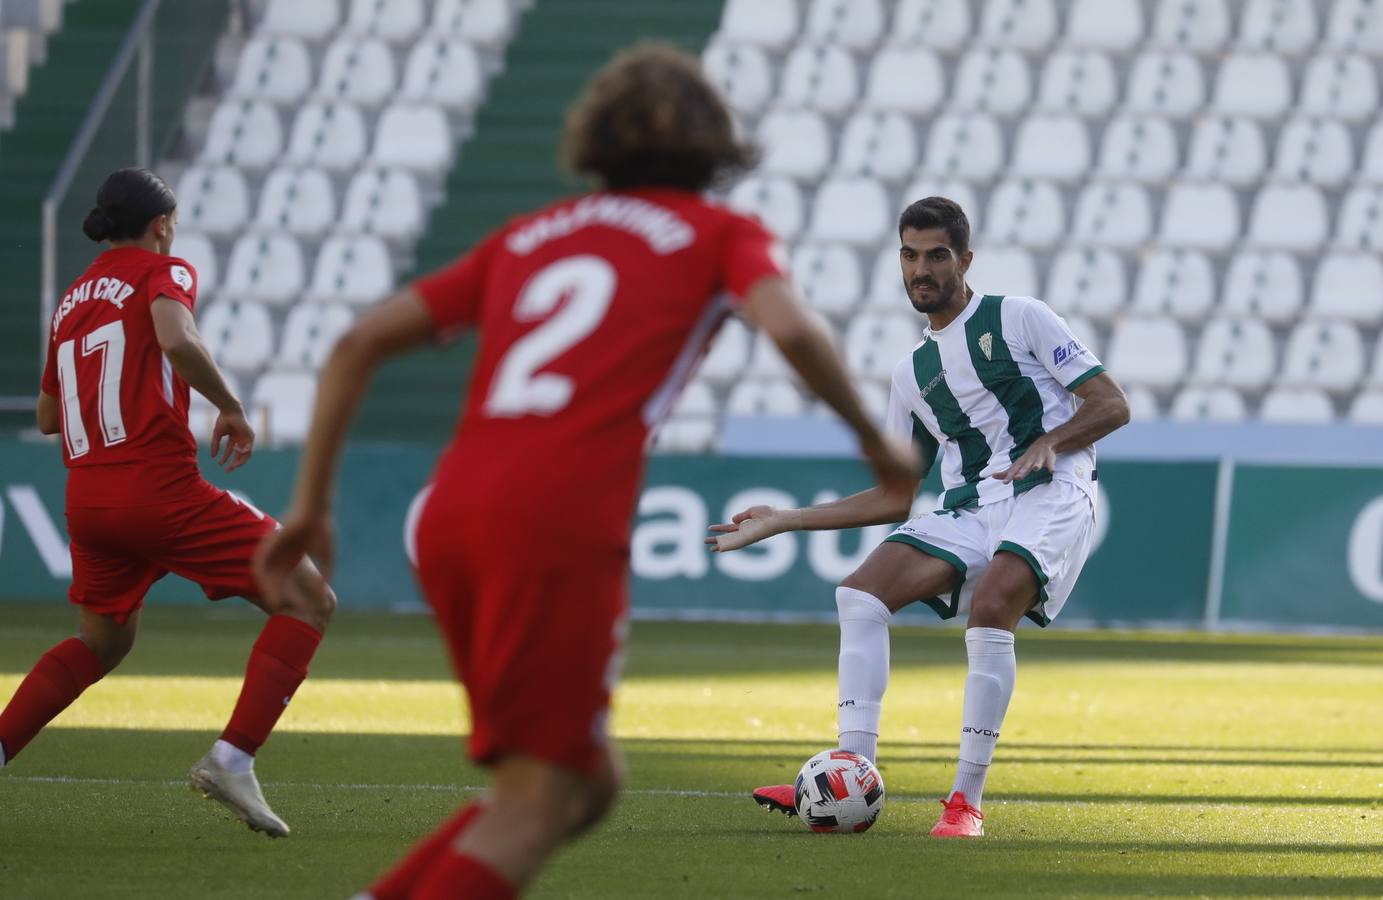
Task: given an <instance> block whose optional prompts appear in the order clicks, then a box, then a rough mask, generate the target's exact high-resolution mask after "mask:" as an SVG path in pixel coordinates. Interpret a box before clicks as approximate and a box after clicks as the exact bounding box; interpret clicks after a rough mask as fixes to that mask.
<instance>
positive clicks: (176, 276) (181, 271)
mask: <svg viewBox="0 0 1383 900" xmlns="http://www.w3.org/2000/svg"><path fill="white" fill-rule="evenodd" d="M168 274H170V275H172V276H173V282H174V283H175V284H177V286H178V287H180V288H182V289H183V290H185V291H190V290H192V273H191V272H189V271H187V268H186V267H185V266H174V267H173V268H172V269H171V270H169V273H168Z"/></svg>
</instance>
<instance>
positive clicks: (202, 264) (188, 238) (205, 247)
mask: <svg viewBox="0 0 1383 900" xmlns="http://www.w3.org/2000/svg"><path fill="white" fill-rule="evenodd" d="M173 255H174V256H177V257H180V258H182V259H185V260H187V261H188V262H189V263H191V264H192V268H193V269H195V270H196V271H197V301H198V302H199V303H200V302H201V301H203V300H205V299H206V298H208V297H210V296H211V295H213V294H215V293H216V290H217V288H219V287H220V286H221V267H220V266H219V265H218V264H217V262H216V245H215V244H213V243H212V242H211V239H210V238H209V237H207V236H206V235H204V234H198V233H197V232H195V231H183V226H182V225H181V224H180V225H179V226H178V231H177V237H176V239H175V240H174V242H173Z"/></svg>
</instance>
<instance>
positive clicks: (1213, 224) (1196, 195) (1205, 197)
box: [1158, 184, 1241, 251]
mask: <svg viewBox="0 0 1383 900" xmlns="http://www.w3.org/2000/svg"><path fill="white" fill-rule="evenodd" d="M1240 231H1241V229H1240V225H1239V204H1238V201H1236V200H1235V198H1234V192H1233V191H1231V190H1230V189H1229V188H1228V187H1225V186H1224V185H1222V184H1174V185H1172V186H1171V187H1170V188H1169V189H1168V191H1167V195H1166V203H1165V205H1164V207H1163V210H1162V229H1161V231H1160V232H1159V234H1158V239H1159V240H1160V241H1161V242H1162V243H1163V244H1165V245H1166V246H1169V247H1195V248H1199V249H1203V250H1211V251H1224V250H1227V249H1228V248H1229V247H1230V245H1231V244H1232V243H1233V242H1234V240H1235V239H1236V238H1238V237H1239V234H1240Z"/></svg>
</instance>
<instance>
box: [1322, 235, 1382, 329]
mask: <svg viewBox="0 0 1383 900" xmlns="http://www.w3.org/2000/svg"><path fill="white" fill-rule="evenodd" d="M1309 311H1310V313H1311V314H1312V315H1313V316H1316V317H1317V318H1322V319H1346V320H1348V321H1350V322H1354V323H1355V324H1357V325H1364V326H1373V325H1377V324H1378V323H1379V321H1380V320H1383V261H1380V260H1379V258H1378V255H1377V254H1375V253H1332V254H1330V255H1329V256H1327V257H1325V258H1324V259H1323V260H1321V262H1320V264H1319V265H1317V266H1316V278H1315V282H1314V284H1313V286H1312V289H1311V305H1310V307H1309Z"/></svg>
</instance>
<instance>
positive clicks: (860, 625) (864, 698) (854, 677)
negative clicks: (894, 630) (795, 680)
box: [836, 587, 893, 762]
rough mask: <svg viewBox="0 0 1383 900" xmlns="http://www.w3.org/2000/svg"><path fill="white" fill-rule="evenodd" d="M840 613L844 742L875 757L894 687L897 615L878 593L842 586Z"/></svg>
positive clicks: (840, 722) (838, 707)
mask: <svg viewBox="0 0 1383 900" xmlns="http://www.w3.org/2000/svg"><path fill="white" fill-rule="evenodd" d="M836 611H837V612H838V613H839V615H840V663H839V668H838V669H837V676H838V684H839V689H840V694H839V697H840V702H839V703H838V704H837V705H836V721H837V723H838V727H839V729H840V747H841V749H843V750H851V751H853V752H855V753H858V754H860V755H861V756H863V757H865V758H866V759H868V760H869V761H870V762H874V759H875V756H876V755H877V753H878V746H879V712H880V710H881V709H882V708H883V699H884V690H885V689H886V688H887V687H888V620H889V619H891V618H892V617H893V614H892V613H890V612H889V611H888V607H887V606H884V603H883V601H882V600H880V599H879V598H878V597H875V596H874V595H873V594H867V593H865V592H864V591H857V590H855V589H854V588H848V587H838V588H836Z"/></svg>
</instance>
